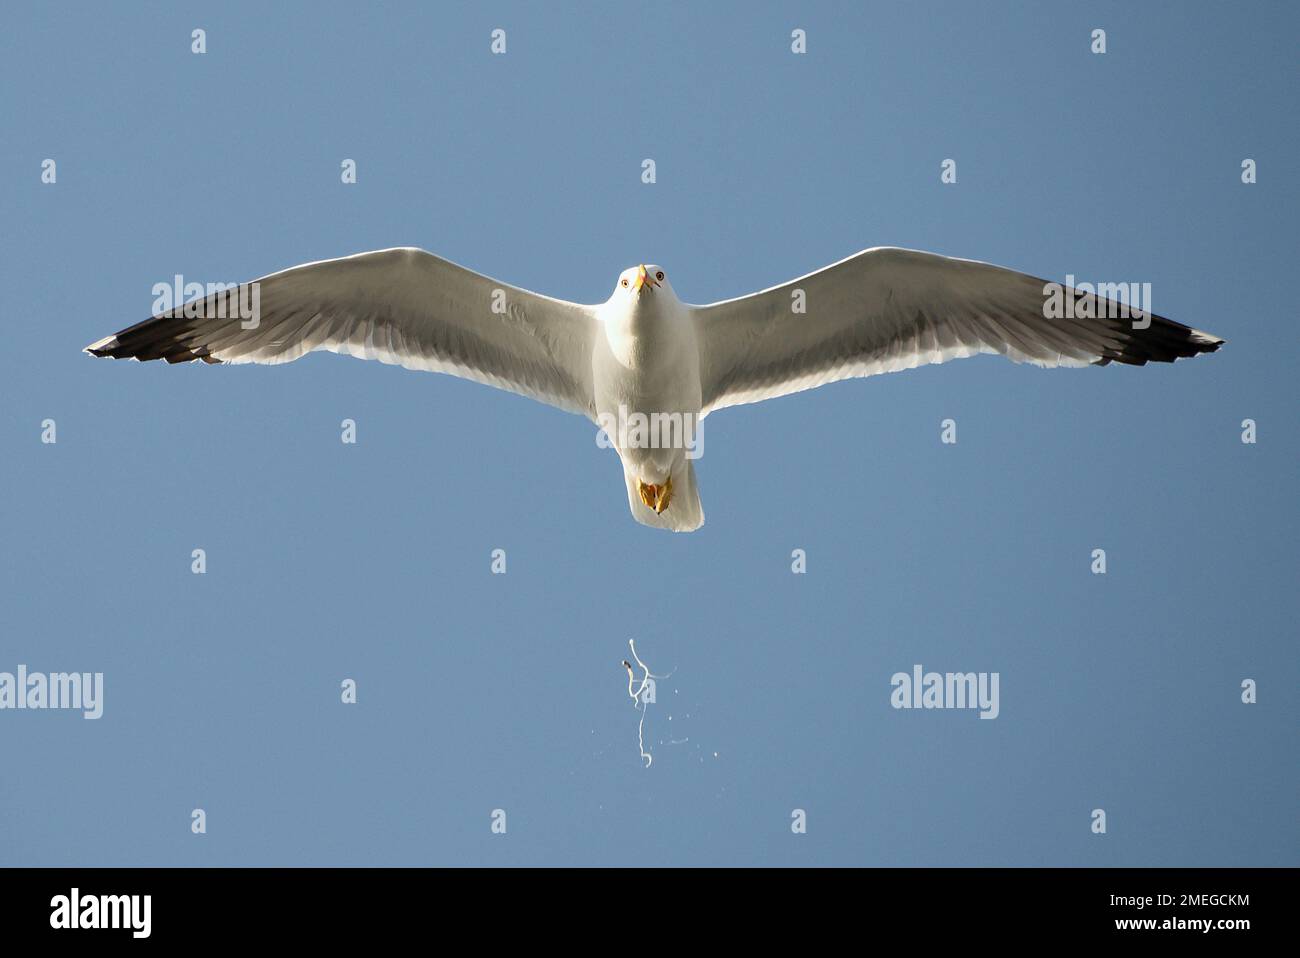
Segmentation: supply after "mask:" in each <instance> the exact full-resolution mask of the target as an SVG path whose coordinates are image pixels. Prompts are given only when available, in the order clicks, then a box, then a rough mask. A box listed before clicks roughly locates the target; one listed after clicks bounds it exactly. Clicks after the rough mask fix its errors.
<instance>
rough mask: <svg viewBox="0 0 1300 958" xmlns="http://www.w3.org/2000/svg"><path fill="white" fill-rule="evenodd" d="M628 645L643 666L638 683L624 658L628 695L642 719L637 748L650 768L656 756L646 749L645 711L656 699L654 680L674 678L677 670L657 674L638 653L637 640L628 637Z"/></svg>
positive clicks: (638, 725)
mask: <svg viewBox="0 0 1300 958" xmlns="http://www.w3.org/2000/svg"><path fill="white" fill-rule="evenodd" d="M627 645H628V648H629V649H631V650H632V658H633V659H634V660H635V661H636V664H637V665H639V666H640V667H641V671H642V673H643V674H642V676H641V682H640V684H639V685H638V684H637V683H636V673H635V672H634V671H633V670H632V663H631V662H629V661H628V660H627V659H624V660H623V668H625V669H627V694H628V697H629V698H631V699H632V707H633V708H634V709H637V710H638V711H639V712H640V713H641V720H640V721H639V722H638V723H637V727H636V744H637V749H638V750H639V751H640V753H641V760H642V761H643V762H645V767H646V768H649V767H650V766H651V765H652V764H654V757H653V756H652V755H651V754H650V753H649V752H647V751H646V749H645V713H646V711H647V710H648V709H649V707H650V703H651V702H653V701H654V700H655V696H654V680H655V679H668V678H672V676H673V673H674V672H676V671H677V670H676V669H673V671H672V672H669V673H668V674H667V675H655V674H654V673H653V672H651V671H650V667H649V666H648V665H646V664H645V663H644V662H642V661H641V657H640V656H639V655H637V654H636V640H635V639H628V640H627ZM634 686H635V687H634Z"/></svg>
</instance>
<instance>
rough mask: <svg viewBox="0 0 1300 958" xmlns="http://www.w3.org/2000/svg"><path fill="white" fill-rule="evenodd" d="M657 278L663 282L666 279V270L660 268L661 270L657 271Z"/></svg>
mask: <svg viewBox="0 0 1300 958" xmlns="http://www.w3.org/2000/svg"><path fill="white" fill-rule="evenodd" d="M655 279H657V280H659V282H661V283H662V282H663V281H664V271H663V270H660V271H659V272H657V273H655Z"/></svg>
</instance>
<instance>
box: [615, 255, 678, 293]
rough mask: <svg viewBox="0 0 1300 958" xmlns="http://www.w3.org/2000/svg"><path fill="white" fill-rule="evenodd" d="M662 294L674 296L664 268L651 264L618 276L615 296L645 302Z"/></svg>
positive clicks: (642, 265) (634, 267)
mask: <svg viewBox="0 0 1300 958" xmlns="http://www.w3.org/2000/svg"><path fill="white" fill-rule="evenodd" d="M662 292H667V293H668V294H670V295H674V294H673V288H672V286H671V285H670V284H669V282H668V276H667V274H665V273H664V268H663V267H662V266H654V265H651V264H649V263H642V264H641V265H640V266H633V267H632V268H631V269H625V270H623V272H621V273H619V275H618V285H617V286H615V287H614V295H615V296H626V297H630V298H631V299H633V300H644V299H645V298H646V297H648V296H655V295H657V294H659V293H662Z"/></svg>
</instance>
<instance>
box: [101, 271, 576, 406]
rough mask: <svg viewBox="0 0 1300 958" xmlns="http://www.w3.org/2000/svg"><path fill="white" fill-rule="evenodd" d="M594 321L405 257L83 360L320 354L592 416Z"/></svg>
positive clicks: (325, 275)
mask: <svg viewBox="0 0 1300 958" xmlns="http://www.w3.org/2000/svg"><path fill="white" fill-rule="evenodd" d="M596 322H597V321H596V318H595V314H594V312H593V311H592V310H590V309H588V308H587V307H585V306H579V305H577V304H575V303H566V302H564V301H562V300H558V299H551V298H549V297H546V296H540V295H538V294H537V293H530V292H529V291H528V290H524V289H518V288H516V287H514V286H508V285H506V284H504V283H498V282H496V281H495V280H492V279H489V278H488V277H486V276H481V275H480V274H478V273H475V272H472V271H471V270H468V269H465V268H464V267H462V266H457V265H456V264H455V263H450V262H448V261H447V260H445V259H440V258H439V257H437V256H434V255H432V254H431V253H426V252H424V251H423V250H419V249H409V248H403V249H387V250H379V251H377V252H373V253H359V254H357V255H356V256H345V257H343V258H341V259H331V260H322V261H321V262H318V263H307V264H305V265H303V266H295V267H294V268H292V269H287V270H284V271H283V272H280V273H272V274H271V275H270V276H264V277H263V278H261V279H259V280H254V281H253V282H252V283H246V284H242V285H241V286H240V287H237V288H231V289H229V290H225V291H221V292H214V293H211V294H209V295H208V296H207V297H206V298H204V299H202V300H196V301H195V302H192V303H189V304H186V305H184V306H178V307H176V308H175V309H172V310H169V311H168V312H166V313H163V314H161V315H158V316H154V317H153V318H152V319H147V320H145V321H144V322H143V323H140V324H138V325H136V326H132V327H130V328H129V329H124V330H122V331H121V332H120V333H117V334H116V335H113V336H109V337H108V338H107V339H103V340H100V341H99V342H97V343H94V344H93V345H91V346H88V347H87V348H86V351H87V352H88V353H91V354H92V355H95V356H111V357H113V358H115V359H124V358H131V359H141V360H148V359H165V360H166V361H167V362H169V363H178V362H186V361H189V360H194V359H202V360H204V361H205V362H209V363H215V362H220V363H287V362H291V361H293V360H295V359H297V358H298V357H299V356H302V355H303V354H304V353H309V352H311V351H313V350H318V349H323V350H329V351H330V352H335V353H343V354H346V355H349V356H357V357H360V358H362V359H378V360H379V361H380V362H385V363H395V364H398V365H401V366H405V367H406V368H407V369H424V370H430V371H432V372H439V373H450V374H451V375H453V376H459V377H461V378H463V379H471V380H474V381H475V382H480V383H485V384H487V385H489V386H496V387H498V388H500V389H506V390H509V391H510V392H515V393H519V394H521V395H524V396H529V397H531V398H533V399H539V400H541V401H542V402H546V403H550V404H551V405H553V406H558V407H559V408H561V409H566V410H569V411H570V412H577V413H581V414H583V415H586V416H589V417H591V416H594V401H593V389H592V373H591V353H592V343H593V338H594V335H595V330H596Z"/></svg>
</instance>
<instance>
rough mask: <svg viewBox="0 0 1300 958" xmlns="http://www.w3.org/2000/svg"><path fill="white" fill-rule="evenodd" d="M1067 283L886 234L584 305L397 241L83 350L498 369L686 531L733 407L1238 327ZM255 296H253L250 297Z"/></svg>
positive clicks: (618, 286) (633, 504)
mask: <svg viewBox="0 0 1300 958" xmlns="http://www.w3.org/2000/svg"><path fill="white" fill-rule="evenodd" d="M1052 285H1053V284H1048V283H1047V282H1046V281H1044V280H1041V279H1035V278H1034V277H1032V276H1028V275H1026V274H1024V273H1018V272H1015V271H1013V270H1009V269H1003V268H1002V267H998V266H992V265H990V264H987V263H980V262H975V261H973V260H963V259H954V258H951V257H947V256H939V255H936V254H933V253H924V252H919V251H915V250H906V249H897V248H892V247H878V248H874V249H868V250H864V251H863V252H861V253H858V254H856V255H854V256H850V257H848V258H847V259H844V260H841V261H840V262H838V263H835V264H833V265H831V266H827V267H826V268H825V269H821V270H818V271H817V272H815V273H809V274H808V275H806V276H803V277H801V278H799V279H795V280H791V281H790V282H788V283H785V284H783V285H780V286H774V287H772V288H770V289H766V290H763V291H762V292H758V293H753V294H751V295H748V296H741V297H739V298H737V299H729V300H725V301H722V302H718V303H713V304H711V305H708V306H692V305H690V304H687V303H683V302H682V301H681V300H680V299H678V298H677V294H676V293H675V292H674V290H673V287H672V283H671V282H670V281H669V278H668V275H667V274H666V272H665V271H664V269H663V268H662V267H660V266H655V265H647V264H642V265H639V266H635V267H633V268H631V269H627V270H624V271H623V273H622V274H620V275H619V277H618V279H617V280H616V281H615V284H614V291H613V293H612V294H611V295H610V297H609V299H608V300H606V301H605V302H603V303H599V304H596V305H579V304H577V303H570V302H565V301H563V300H559V299H552V298H550V297H548V296H542V295H540V294H538V293H533V292H529V291H528V290H525V289H520V288H517V287H514V286H509V285H507V284H504V283H500V282H497V281H496V280H494V279H491V278H489V277H487V276H483V275H480V274H479V273H475V272H473V271H471V270H468V269H466V268H464V267H462V266H458V265H456V264H455V263H452V262H449V261H448V260H445V259H442V258H440V257H438V256H434V255H433V254H431V253H427V252H425V251H424V250H420V249H412V248H398V249H387V250H378V251H376V252H370V253H359V254H357V255H355V256H345V257H342V258H340V259H331V260H323V261H321V262H316V263H306V264H304V265H302V266H295V267H293V268H292V269H287V270H283V271H282V272H279V273H272V274H271V275H269V276H265V277H263V278H261V279H259V280H254V281H252V283H248V284H242V285H241V286H238V287H231V288H229V289H224V290H217V291H215V292H210V293H209V294H208V295H207V296H206V297H202V298H200V299H196V300H193V301H191V302H190V303H186V304H184V305H181V306H176V307H175V308H173V309H170V310H167V311H164V312H162V313H160V314H159V315H156V316H154V317H152V318H151V319H147V320H145V321H144V322H143V323H139V324H137V325H135V326H132V327H130V328H128V329H124V330H122V331H121V332H119V333H117V334H115V335H113V336H109V337H107V338H106V339H102V340H100V341H99V342H96V343H94V344H92V345H90V346H88V347H86V351H87V352H89V353H91V354H92V355H95V356H108V357H113V358H115V359H127V358H129V359H139V360H150V359H164V360H166V361H167V362H169V363H178V362H188V361H192V360H197V359H201V360H203V361H204V362H207V363H268V364H274V363H286V362H291V361H293V360H295V359H297V358H298V357H300V356H302V355H303V354H305V353H309V352H312V351H314V350H328V351H330V352H335V353H344V354H347V355H350V356H357V357H360V358H362V359H378V360H379V361H381V362H385V363H394V364H397V365H401V366H405V367H406V368H408V369H422V370H429V371H432V372H440V373H450V374H451V375H453V376H459V377H461V378H464V379H470V380H474V381H475V382H479V383H485V384H487V385H489V386H496V387H498V388H500V389H505V390H509V391H511V392H514V393H519V394H521V395H524V396H529V397H531V398H533V399H538V400H541V401H542V402H545V403H549V404H550V405H552V406H557V407H559V408H560V409H564V410H568V411H570V412H574V413H578V414H580V415H584V416H586V417H588V418H589V419H591V420H592V421H593V422H595V423H597V424H598V425H600V426H601V428H602V430H603V432H602V435H603V436H604V437H605V440H606V441H607V443H608V444H609V445H612V446H613V447H614V449H615V450H616V451H617V453H618V456H619V459H620V461H621V463H622V467H623V475H624V483H625V485H626V487H627V498H628V506H629V508H630V509H631V511H632V515H633V517H634V518H635V519H636V520H637V521H638V522H640V523H643V524H645V525H648V526H654V527H656V528H661V529H671V530H673V531H676V532H689V531H692V530H694V529H698V528H699V527H700V526H701V525H702V524H703V522H704V510H703V508H702V506H701V504H700V493H699V488H698V486H697V485H696V480H695V462H694V460H695V458H696V457H697V454H698V448H699V447H698V438H699V437H698V434H697V432H696V430H698V424H699V422H700V421H701V420H703V418H704V417H705V416H707V415H709V414H710V413H712V412H715V411H717V410H719V409H722V408H725V407H727V406H735V405H739V404H741V403H753V402H759V401H761V400H764V399H773V398H775V397H777V396H785V395H788V394H790V393H795V392H800V391H801V390H805V389H812V388H814V387H816V386H821V385H824V384H826V383H831V382H836V381H839V380H842V379H850V378H855V377H862V376H871V375H875V374H876V373H885V372H895V371H898V370H903V369H912V368H915V367H917V366H920V365H923V364H926V363H941V362H946V361H947V360H950V359H957V358H961V357H965V356H973V355H975V354H977V353H998V354H1000V355H1003V356H1006V357H1007V358H1009V359H1012V360H1014V361H1015V362H1028V363H1032V364H1034V365H1038V366H1087V365H1106V364H1107V363H1111V362H1116V363H1124V364H1128V365H1135V366H1141V365H1145V364H1146V363H1148V362H1173V361H1174V360H1176V359H1180V358H1183V357H1188V356H1195V355H1197V354H1198V353H1208V352H1214V351H1215V350H1216V349H1218V348H1219V346H1220V345H1222V343H1223V342H1224V341H1223V340H1222V339H1220V338H1219V337H1217V336H1213V335H1210V334H1209V333H1205V332H1201V331H1200V330H1196V329H1191V328H1189V327H1187V326H1183V325H1180V324H1179V323H1175V322H1172V321H1170V320H1167V319H1164V318H1162V317H1159V316H1154V315H1150V314H1147V315H1146V316H1145V317H1143V318H1141V319H1133V318H1130V313H1129V311H1128V310H1126V309H1124V308H1123V307H1122V304H1119V303H1117V302H1115V301H1114V300H1110V299H1106V298H1105V297H1100V296H1092V297H1091V298H1089V297H1084V296H1081V297H1080V301H1081V302H1090V304H1091V305H1089V306H1088V307H1087V308H1086V309H1082V308H1081V309H1079V310H1078V311H1075V310H1073V309H1071V310H1067V311H1066V312H1065V314H1064V315H1062V314H1061V311H1060V310H1059V309H1055V310H1054V309H1052V308H1049V305H1048V304H1049V300H1050V298H1051V297H1050V296H1049V294H1048V289H1049V287H1051V286H1052ZM1056 290H1057V291H1058V292H1059V291H1060V287H1059V286H1058V287H1056ZM1073 292H1074V291H1073V290H1068V288H1067V293H1070V294H1072V293H1073ZM250 294H255V295H250ZM250 302H251V303H253V304H256V309H253V310H248V309H245V308H243V307H244V306H247V304H248V303H250ZM1071 303H1073V299H1072V300H1071ZM1057 305H1058V306H1059V305H1060V303H1059V299H1058V303H1057ZM656 424H657V427H656Z"/></svg>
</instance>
